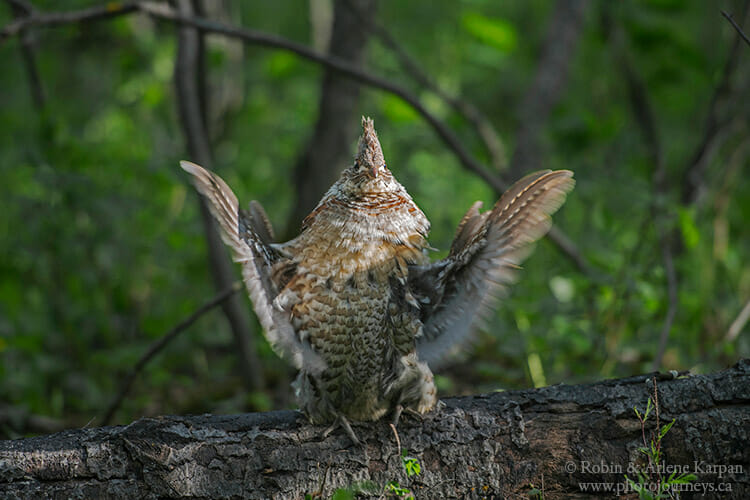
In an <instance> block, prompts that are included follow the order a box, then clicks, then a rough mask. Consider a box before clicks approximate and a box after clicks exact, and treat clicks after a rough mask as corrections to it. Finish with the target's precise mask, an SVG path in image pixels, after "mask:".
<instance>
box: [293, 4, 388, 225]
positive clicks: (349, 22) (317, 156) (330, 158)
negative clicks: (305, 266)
mask: <svg viewBox="0 0 750 500" xmlns="http://www.w3.org/2000/svg"><path fill="white" fill-rule="evenodd" d="M350 1H351V2H353V3H354V4H355V5H356V8H357V9H359V10H360V11H362V12H364V13H365V14H366V15H368V16H373V17H374V16H375V9H376V4H377V1H376V0H338V1H336V2H335V4H334V20H333V29H332V32H331V42H330V49H329V51H328V53H329V54H330V55H332V56H336V57H339V58H341V59H342V60H344V61H347V62H351V63H353V64H356V65H361V64H362V63H363V61H364V59H365V48H366V45H367V40H368V39H369V37H370V32H369V31H368V30H367V29H365V28H363V27H362V25H361V21H360V19H359V17H358V16H357V15H356V14H355V13H354V12H352V9H351V8H350V7H347V6H346V5H345V2H350ZM359 88H360V85H359V83H357V82H354V81H352V80H351V79H350V78H347V77H344V76H341V75H339V74H338V73H337V72H336V71H334V70H332V69H326V70H325V76H324V77H323V82H322V86H321V91H320V102H319V105H318V119H317V122H316V123H315V130H314V131H313V135H312V137H311V138H310V141H309V142H308V143H307V146H306V147H305V149H304V151H303V152H302V154H301V155H300V157H299V159H298V160H297V164H296V166H295V182H294V189H295V192H296V196H295V204H294V207H293V209H292V212H291V214H290V216H289V220H288V223H287V230H286V233H287V234H286V236H287V237H288V238H292V237H294V236H296V235H297V234H298V232H299V227H300V223H301V222H302V219H304V218H305V216H306V215H307V214H309V213H310V211H311V210H312V209H313V208H315V205H316V204H317V203H318V200H320V198H321V197H322V196H323V194H325V192H326V190H328V188H329V187H331V184H333V183H334V181H335V180H336V179H337V178H338V176H339V174H341V171H342V170H344V168H346V167H348V166H349V164H350V163H351V162H352V161H353V158H354V155H353V153H352V151H353V150H354V149H353V148H354V146H355V144H354V141H355V140H356V139H357V136H358V135H359V134H360V133H361V128H360V126H359V117H358V116H357V115H356V107H357V100H358V98H359Z"/></svg>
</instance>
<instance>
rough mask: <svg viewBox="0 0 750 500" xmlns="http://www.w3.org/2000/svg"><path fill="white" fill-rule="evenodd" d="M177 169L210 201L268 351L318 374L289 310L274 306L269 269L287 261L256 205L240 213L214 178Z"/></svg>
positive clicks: (193, 168) (317, 361)
mask: <svg viewBox="0 0 750 500" xmlns="http://www.w3.org/2000/svg"><path fill="white" fill-rule="evenodd" d="M180 166H181V167H182V168H183V169H184V170H185V171H186V172H188V173H189V174H191V175H192V179H193V184H194V185H195V187H196V189H197V190H198V192H200V193H201V194H202V195H203V196H204V197H205V198H206V199H207V200H208V202H209V203H208V206H209V209H210V210H211V213H212V215H213V216H214V218H215V219H216V221H217V222H218V223H219V227H220V228H221V236H222V239H223V240H224V243H226V244H227V246H229V247H230V248H231V249H232V254H233V255H234V260H235V261H237V262H240V263H241V265H242V277H243V279H244V281H245V286H246V287H247V290H248V293H249V295H250V299H251V300H252V302H253V308H254V309H255V313H256V314H257V315H258V320H259V321H260V324H261V326H263V329H264V331H265V334H266V338H267V339H268V341H269V343H270V344H271V347H273V348H274V351H275V352H276V353H277V354H278V355H279V356H281V357H282V358H285V359H287V360H288V361H289V362H291V363H292V364H293V365H294V366H295V367H296V368H297V369H300V370H304V371H307V372H310V373H313V374H319V373H320V372H322V371H323V369H325V363H324V361H323V360H322V358H321V357H320V356H319V355H318V354H317V353H315V352H314V351H313V350H312V347H311V346H310V345H309V344H308V343H306V342H303V341H302V340H301V339H300V338H299V336H298V335H297V333H296V332H295V331H294V328H293V327H292V325H291V323H290V321H289V317H290V313H289V311H286V310H283V309H279V308H277V307H274V306H273V299H274V298H275V297H276V295H278V289H277V287H276V286H275V284H274V283H273V280H272V278H271V276H272V265H273V264H274V263H276V262H278V261H279V260H280V259H284V258H285V257H284V256H283V255H282V254H281V253H280V252H279V251H278V250H276V249H275V248H273V246H272V245H271V242H270V239H272V237H273V230H272V228H271V225H270V223H269V222H268V218H267V217H266V215H265V212H264V211H263V207H261V205H260V204H259V203H257V202H254V203H251V205H250V209H249V210H248V211H247V212H244V211H240V210H239V203H238V201H237V197H236V196H235V195H234V193H233V192H232V190H231V189H230V188H229V186H228V185H227V184H226V183H225V182H224V181H223V180H222V179H221V178H220V177H219V176H218V175H216V174H214V173H212V172H209V171H208V170H206V169H204V168H203V167H201V166H199V165H196V164H195V163H192V162H189V161H181V162H180Z"/></svg>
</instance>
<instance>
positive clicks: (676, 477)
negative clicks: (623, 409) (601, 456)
mask: <svg viewBox="0 0 750 500" xmlns="http://www.w3.org/2000/svg"><path fill="white" fill-rule="evenodd" d="M633 411H635V416H636V417H638V421H639V422H640V423H641V439H642V440H643V446H642V447H640V448H638V451H639V452H640V453H642V454H643V455H644V456H645V457H646V458H647V460H648V465H647V466H646V467H645V469H643V468H638V469H636V471H635V473H636V479H637V480H636V479H633V478H630V477H628V475H627V474H625V480H626V481H627V482H628V486H630V488H631V489H632V490H633V491H635V492H636V493H638V497H639V498H640V499H641V500H658V499H663V498H679V497H680V493H679V487H676V486H677V485H680V484H688V483H690V482H691V481H695V480H696V479H697V476H696V475H695V474H691V473H685V472H683V473H680V474H678V473H677V471H675V472H672V473H671V474H670V475H669V476H666V477H665V476H664V475H663V474H662V472H663V471H664V470H665V469H666V467H665V466H664V457H663V455H662V450H661V441H662V439H664V436H666V435H667V432H669V430H670V429H671V428H672V426H673V425H674V422H675V420H674V419H672V421H671V422H669V423H668V424H666V425H664V426H662V425H661V421H660V420H659V393H658V391H657V387H656V379H655V378H654V394H653V396H651V397H649V398H648V402H647V403H646V410H645V411H644V412H643V413H641V412H640V411H638V408H636V407H634V408H633ZM652 411H653V413H654V414H655V419H656V428H655V430H654V431H652V432H651V433H650V436H649V438H648V439H647V438H646V421H647V420H648V418H649V416H650V415H651V412H652Z"/></svg>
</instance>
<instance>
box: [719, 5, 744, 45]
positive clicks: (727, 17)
mask: <svg viewBox="0 0 750 500" xmlns="http://www.w3.org/2000/svg"><path fill="white" fill-rule="evenodd" d="M721 15H722V16H724V17H725V18H726V19H727V21H729V22H730V23H732V26H734V29H736V30H737V33H739V35H740V36H741V37H742V39H743V40H745V43H746V44H748V45H750V39H749V38H747V35H746V34H745V32H744V31H742V28H740V26H739V25H738V24H737V23H736V22H735V21H734V19H732V15H731V14H727V13H726V12H724V11H723V10H722V11H721Z"/></svg>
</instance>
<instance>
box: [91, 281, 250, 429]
mask: <svg viewBox="0 0 750 500" xmlns="http://www.w3.org/2000/svg"><path fill="white" fill-rule="evenodd" d="M241 289H242V282H240V281H237V282H235V283H233V284H232V286H231V287H229V288H228V289H226V290H224V291H223V292H221V293H219V294H217V295H216V296H215V297H214V298H213V299H211V300H209V301H208V302H206V303H205V304H203V305H202V306H201V307H199V308H198V309H196V310H195V312H193V314H191V315H190V316H188V317H187V318H185V319H184V320H182V321H181V322H179V323H178V324H176V325H175V326H173V327H172V329H171V330H169V331H168V332H167V333H166V334H165V335H163V336H162V337H160V338H159V340H157V341H156V342H154V343H153V344H151V347H149V348H148V350H147V351H146V352H145V353H144V354H143V356H141V359H139V360H138V362H137V363H136V364H135V366H134V367H133V369H132V370H130V373H128V375H127V376H126V377H125V379H124V381H123V382H122V386H121V387H120V392H119V393H118V394H117V396H115V397H114V398H113V399H112V402H111V403H110V404H109V407H108V408H107V411H106V412H105V413H104V417H102V425H107V424H109V423H110V421H111V420H112V417H113V416H114V414H115V412H116V411H117V410H118V409H119V408H120V405H121V404H122V401H123V399H125V396H126V395H127V394H128V392H129V391H130V386H132V385H133V381H134V380H135V378H136V377H137V376H138V374H139V373H140V372H141V370H143V367H144V366H146V363H148V362H149V361H151V359H152V358H153V357H154V356H156V355H157V354H159V352H161V350H162V349H164V347H166V345H167V344H169V343H170V342H172V341H173V340H174V339H175V338H177V336H178V335H179V334H180V333H182V332H184V331H185V330H186V329H187V328H188V327H189V326H190V325H192V324H193V323H195V321H196V320H197V319H198V318H200V317H201V316H203V315H204V314H205V313H207V312H208V311H210V310H211V309H213V308H215V307H217V306H218V305H220V304H221V303H222V302H224V301H225V300H227V299H228V298H229V297H231V296H232V295H234V294H235V293H237V292H238V291H240V290H241Z"/></svg>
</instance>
